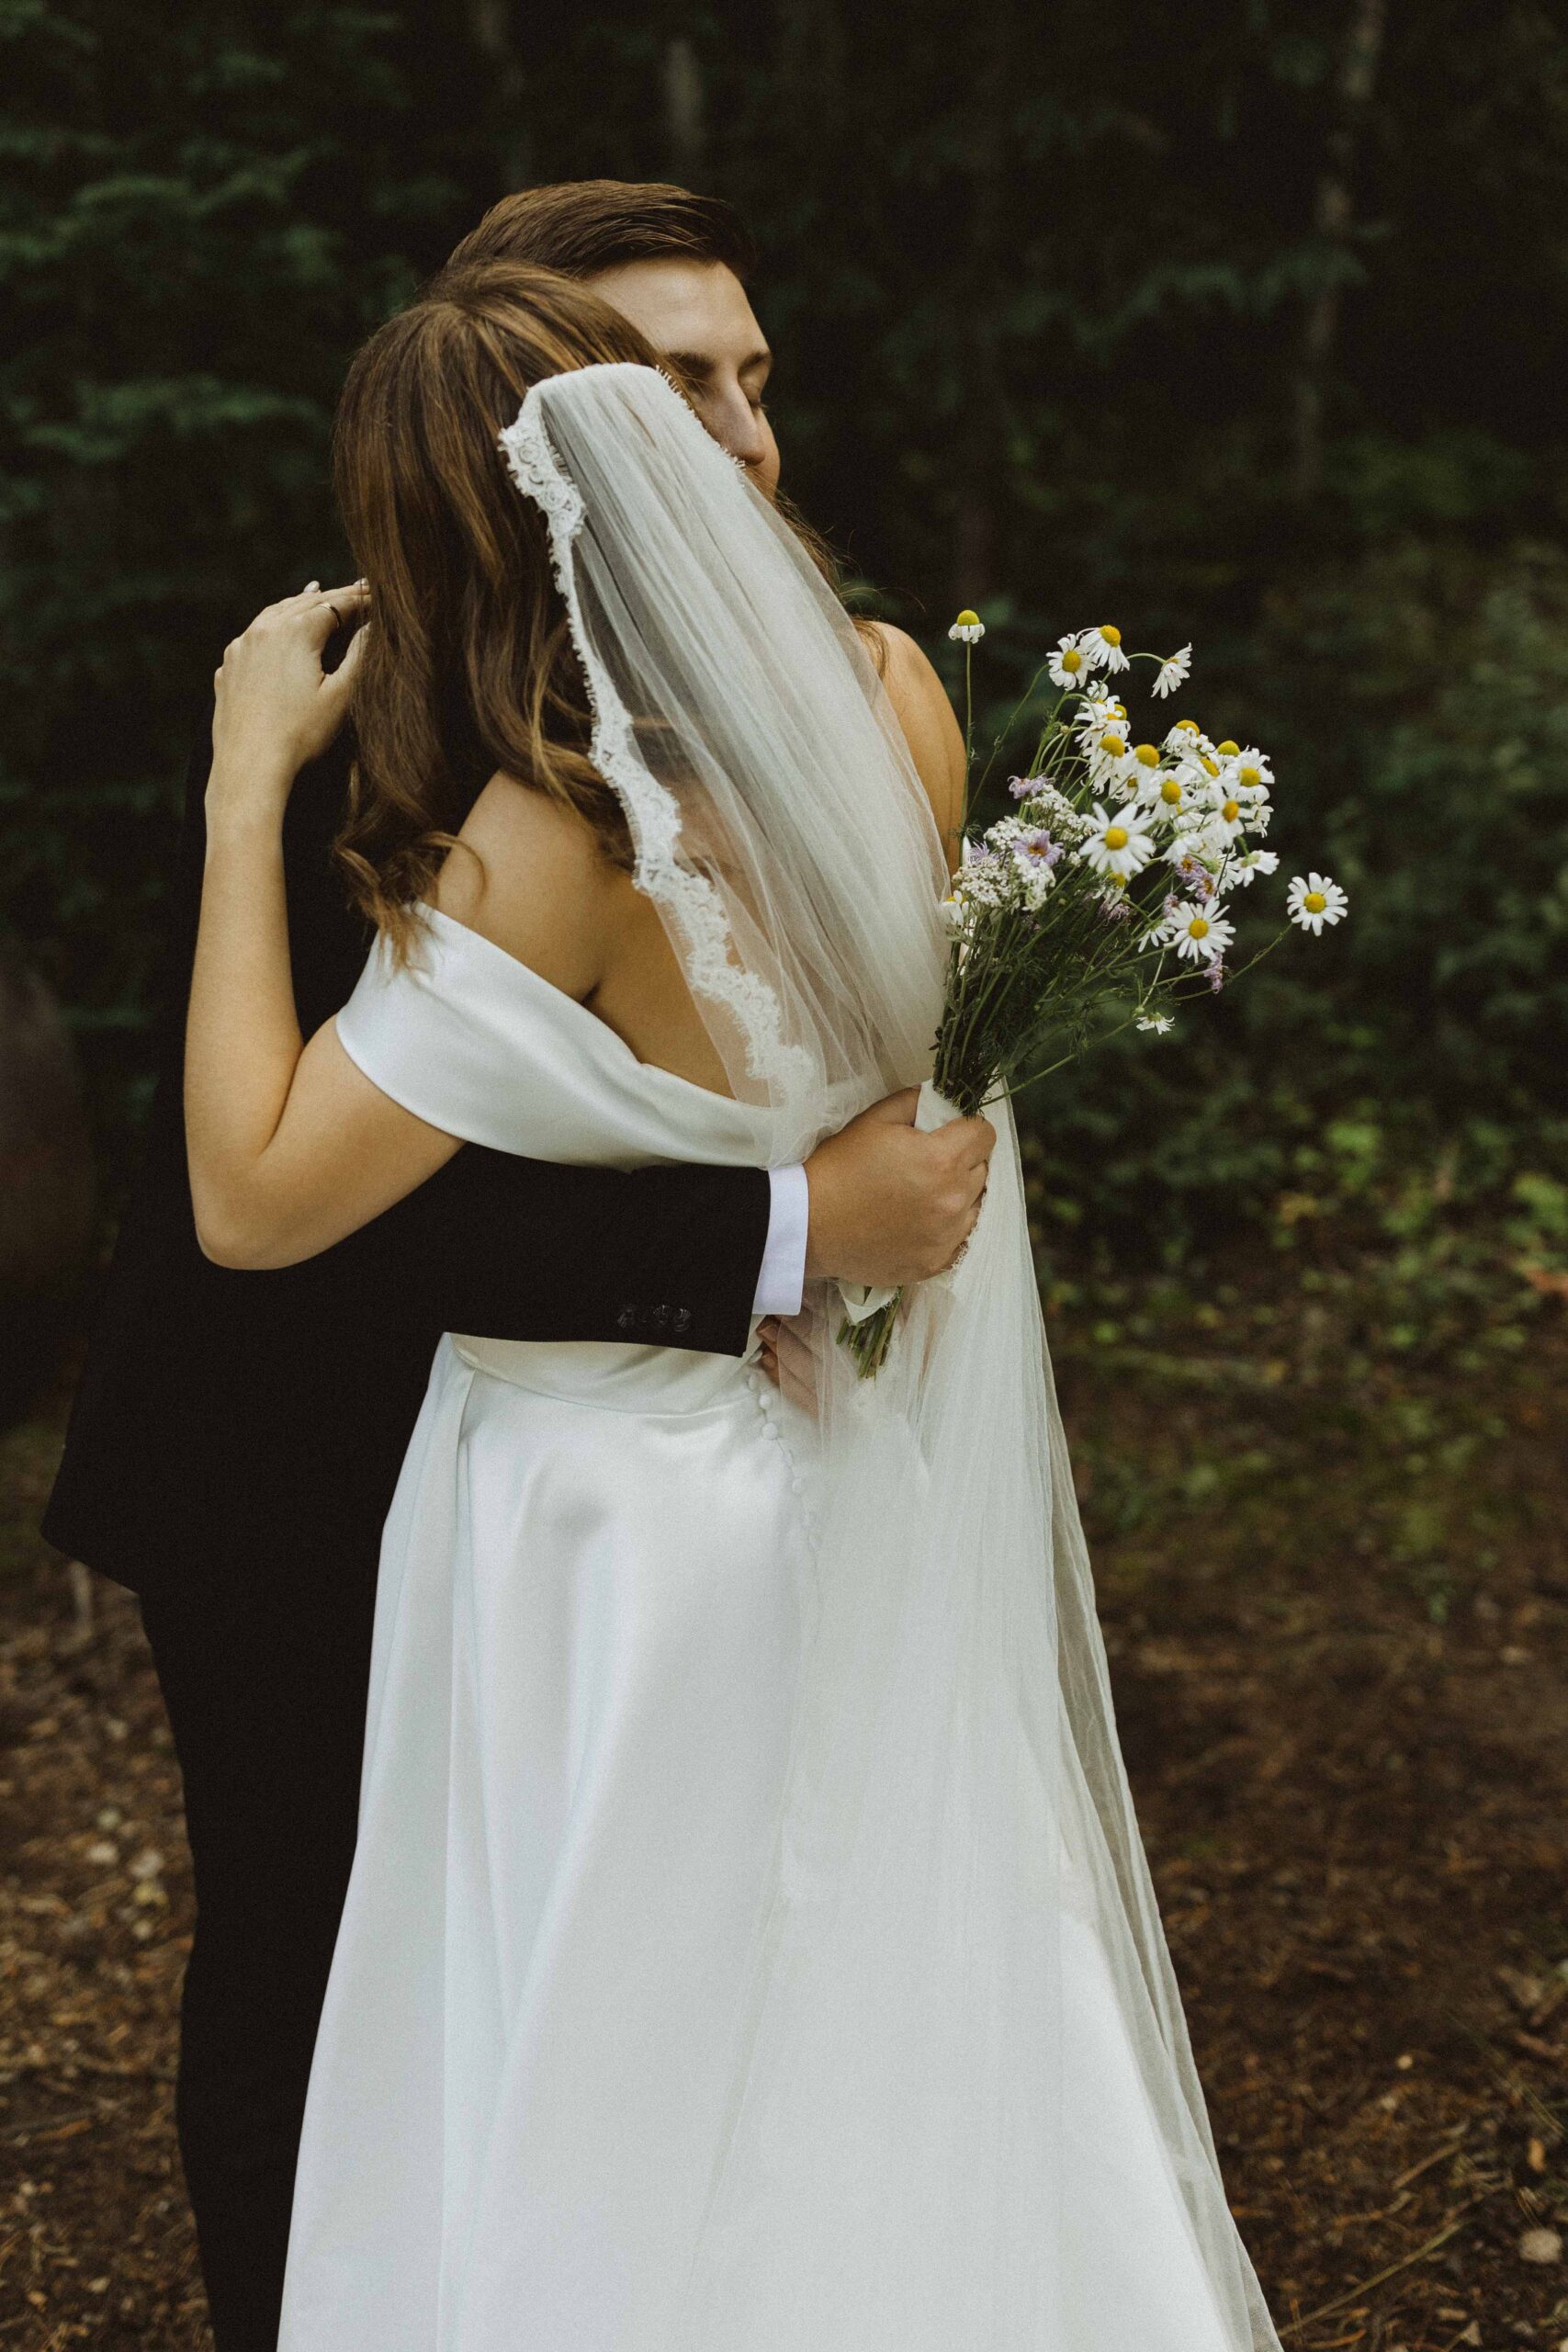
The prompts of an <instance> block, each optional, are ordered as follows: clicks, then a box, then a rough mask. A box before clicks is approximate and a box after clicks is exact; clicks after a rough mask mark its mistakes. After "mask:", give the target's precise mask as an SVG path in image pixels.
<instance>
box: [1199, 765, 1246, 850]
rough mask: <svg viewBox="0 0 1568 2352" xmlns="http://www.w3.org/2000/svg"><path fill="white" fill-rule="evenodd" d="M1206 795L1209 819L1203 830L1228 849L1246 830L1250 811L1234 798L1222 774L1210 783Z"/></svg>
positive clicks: (1213, 840) (1211, 838) (1212, 839)
mask: <svg viewBox="0 0 1568 2352" xmlns="http://www.w3.org/2000/svg"><path fill="white" fill-rule="evenodd" d="M1206 797H1207V804H1208V809H1209V821H1208V823H1207V825H1206V826H1205V827H1204V831H1205V832H1206V833H1207V834H1208V837H1209V839H1210V840H1211V841H1212V842H1217V843H1219V844H1220V845H1221V846H1222V847H1224V848H1227V849H1228V848H1229V846H1230V844H1231V842H1236V841H1239V840H1240V839H1241V836H1242V834H1243V833H1244V832H1245V831H1247V826H1248V825H1249V824H1250V823H1251V821H1252V812H1251V810H1250V809H1247V808H1246V807H1244V806H1243V804H1242V802H1241V801H1239V800H1238V799H1237V798H1236V797H1235V793H1234V792H1232V791H1231V789H1230V788H1229V786H1228V785H1227V784H1226V782H1225V780H1224V776H1223V775H1222V776H1221V777H1220V778H1219V779H1218V780H1217V782H1215V783H1214V784H1213V785H1211V786H1210V788H1209V792H1208V794H1207V796H1206Z"/></svg>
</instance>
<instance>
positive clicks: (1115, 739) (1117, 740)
mask: <svg viewBox="0 0 1568 2352" xmlns="http://www.w3.org/2000/svg"><path fill="white" fill-rule="evenodd" d="M1126 748H1127V746H1126V743H1125V741H1124V740H1123V739H1122V737H1121V736H1120V735H1102V736H1101V737H1100V750H1101V751H1102V752H1110V753H1111V757H1112V758H1113V759H1120V758H1121V756H1122V752H1124V751H1125V750H1126Z"/></svg>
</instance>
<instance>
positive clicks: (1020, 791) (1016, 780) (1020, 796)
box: [1008, 775, 1045, 800]
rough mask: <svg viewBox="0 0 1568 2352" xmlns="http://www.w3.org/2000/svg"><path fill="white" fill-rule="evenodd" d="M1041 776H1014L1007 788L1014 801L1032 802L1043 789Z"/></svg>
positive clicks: (1043, 780) (1043, 781)
mask: <svg viewBox="0 0 1568 2352" xmlns="http://www.w3.org/2000/svg"><path fill="white" fill-rule="evenodd" d="M1044 783H1045V779H1044V777H1043V775H1015V776H1014V777H1013V778H1012V780H1011V782H1010V784H1009V786H1008V790H1009V791H1010V793H1011V795H1012V797H1013V798H1014V799H1015V800H1032V798H1033V797H1034V795H1035V794H1036V793H1037V792H1039V791H1042V790H1043V787H1044Z"/></svg>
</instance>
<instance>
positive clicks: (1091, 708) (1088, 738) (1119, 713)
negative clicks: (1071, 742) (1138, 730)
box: [1073, 692, 1127, 752]
mask: <svg viewBox="0 0 1568 2352" xmlns="http://www.w3.org/2000/svg"><path fill="white" fill-rule="evenodd" d="M1126 724H1127V707H1126V705H1125V703H1122V702H1119V701H1118V700H1117V698H1116V696H1115V695H1100V694H1095V693H1093V692H1090V693H1089V694H1088V695H1085V697H1084V699H1083V701H1082V702H1081V703H1080V704H1079V705H1078V707H1077V710H1076V711H1075V712H1074V713H1073V725H1074V726H1075V727H1076V728H1077V730H1078V748H1079V750H1080V751H1085V752H1087V751H1088V750H1089V746H1090V745H1091V744H1092V742H1093V741H1094V739H1095V737H1096V736H1097V735H1102V734H1104V732H1105V730H1106V729H1107V728H1112V729H1122V728H1124V727H1125V726H1126Z"/></svg>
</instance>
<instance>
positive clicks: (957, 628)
mask: <svg viewBox="0 0 1568 2352" xmlns="http://www.w3.org/2000/svg"><path fill="white" fill-rule="evenodd" d="M947 633H948V635H949V637H951V638H952V639H953V642H954V643H955V644H957V645H978V644H979V642H980V639H982V638H983V637H984V636H985V634H986V624H985V622H984V621H983V620H982V619H981V618H980V616H979V614H978V613H972V612H971V611H970V610H969V608H968V606H967V605H965V606H964V610H963V612H961V613H960V614H959V616H958V618H957V619H956V620H955V621H954V622H953V627H952V628H950V629H949V630H948V632H947Z"/></svg>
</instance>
